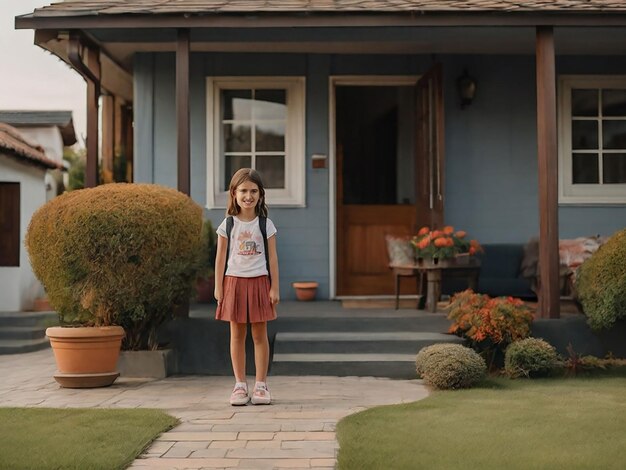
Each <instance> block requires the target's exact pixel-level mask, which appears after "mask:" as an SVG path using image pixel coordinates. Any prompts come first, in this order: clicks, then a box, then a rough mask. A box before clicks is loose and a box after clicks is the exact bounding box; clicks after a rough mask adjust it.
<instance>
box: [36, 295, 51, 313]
mask: <svg viewBox="0 0 626 470" xmlns="http://www.w3.org/2000/svg"><path fill="white" fill-rule="evenodd" d="M53 310H54V308H52V305H50V301H49V300H48V297H37V298H36V299H35V300H34V301H33V311H35V312H51V311H53Z"/></svg>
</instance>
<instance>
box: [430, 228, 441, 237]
mask: <svg viewBox="0 0 626 470" xmlns="http://www.w3.org/2000/svg"><path fill="white" fill-rule="evenodd" d="M442 235H443V233H442V232H441V230H433V231H432V233H431V234H430V236H431V237H432V238H433V239H435V238H439V237H441V236H442Z"/></svg>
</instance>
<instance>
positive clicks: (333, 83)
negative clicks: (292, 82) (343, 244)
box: [328, 75, 421, 299]
mask: <svg viewBox="0 0 626 470" xmlns="http://www.w3.org/2000/svg"><path fill="white" fill-rule="evenodd" d="M420 77H421V75H330V76H329V77H328V137H329V138H328V173H329V174H328V178H329V181H328V205H329V207H328V214H329V221H328V239H329V242H330V243H329V263H328V269H329V272H328V279H329V286H330V298H331V299H336V298H338V297H337V201H336V198H337V160H336V155H335V153H336V152H335V149H336V148H337V136H336V124H337V120H336V116H337V113H336V104H337V102H336V88H337V86H415V85H416V84H417V82H418V80H419V79H420ZM348 297H349V296H341V297H340V298H348Z"/></svg>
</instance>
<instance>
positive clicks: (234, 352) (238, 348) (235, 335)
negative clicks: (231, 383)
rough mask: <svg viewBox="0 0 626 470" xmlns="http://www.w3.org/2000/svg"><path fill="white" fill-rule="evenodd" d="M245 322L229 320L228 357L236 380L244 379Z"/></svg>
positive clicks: (243, 380)
mask: <svg viewBox="0 0 626 470" xmlns="http://www.w3.org/2000/svg"><path fill="white" fill-rule="evenodd" d="M247 326H248V325H246V324H245V323H237V322H234V321H231V322H230V359H231V361H232V363H233V373H234V374H235V380H236V381H237V382H245V381H246V329H247Z"/></svg>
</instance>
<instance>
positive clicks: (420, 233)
mask: <svg viewBox="0 0 626 470" xmlns="http://www.w3.org/2000/svg"><path fill="white" fill-rule="evenodd" d="M428 232H430V229H429V228H428V227H422V228H421V229H420V231H419V232H417V235H418V236H421V235H426V234H427V233H428Z"/></svg>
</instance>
